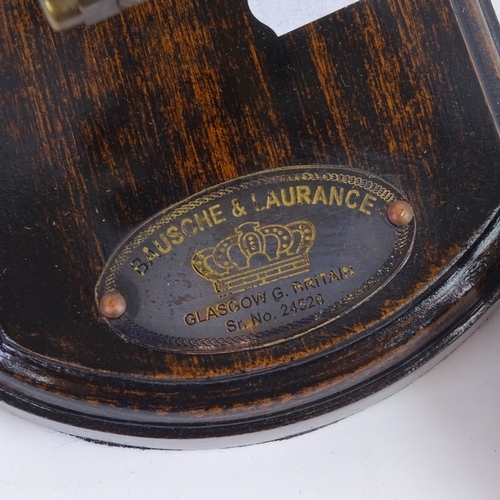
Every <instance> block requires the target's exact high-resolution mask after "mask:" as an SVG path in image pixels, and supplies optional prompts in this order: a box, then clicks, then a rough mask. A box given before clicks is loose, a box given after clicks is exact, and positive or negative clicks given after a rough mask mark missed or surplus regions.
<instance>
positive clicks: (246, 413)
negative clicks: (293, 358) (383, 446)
mask: <svg viewBox="0 0 500 500" xmlns="http://www.w3.org/2000/svg"><path fill="white" fill-rule="evenodd" d="M458 285H460V286H458ZM499 297H500V221H499V218H498V214H497V216H496V217H495V218H494V220H493V222H491V223H490V224H489V226H488V228H487V229H486V231H484V232H483V233H482V238H480V239H479V240H478V241H477V242H476V244H475V245H474V246H473V247H472V248H471V249H469V250H468V251H467V252H466V253H465V255H463V256H462V258H461V259H459V260H458V261H457V262H455V263H454V265H453V266H452V269H450V271H449V272H448V273H446V274H445V275H444V276H443V277H442V278H441V279H440V280H438V282H436V283H435V284H434V286H433V287H432V288H431V289H430V290H429V291H428V293H427V294H426V296H425V297H422V298H421V299H422V300H421V301H420V303H419V304H417V305H415V306H413V307H412V308H410V309H409V310H406V311H405V312H404V313H402V314H401V315H399V316H398V317H395V318H393V320H392V321H391V323H389V324H388V325H385V326H384V327H383V328H382V330H383V331H384V332H385V333H387V332H388V331H391V330H392V331H393V332H395V333H396V335H397V332H400V331H401V329H402V328H403V329H405V331H406V332H407V336H406V338H407V339H409V340H407V341H405V342H404V343H403V344H402V345H397V346H395V347H394V346H391V347H389V348H387V350H386V353H385V355H384V356H383V359H379V360H375V361H374V363H373V365H371V366H369V367H365V370H364V373H361V374H359V373H358V374H353V377H352V378H351V379H350V380H348V381H346V383H345V386H344V388H343V389H341V390H338V387H337V388H336V389H335V390H332V385H335V384H326V385H325V386H324V387H323V388H321V390H317V389H316V388H314V390H312V391H310V393H309V394H308V395H306V396H304V394H299V395H297V397H296V398H294V397H292V398H291V399H292V401H288V402H287V403H286V404H283V402H282V401H276V402H273V403H272V404H268V405H267V407H266V409H265V411H254V409H253V408H252V405H251V404H249V405H248V406H247V407H246V406H245V405H244V404H241V403H242V402H240V407H239V408H238V410H237V411H234V412H233V411H229V410H228V411H227V412H226V413H224V412H222V413H221V412H210V411H207V412H206V413H205V414H202V415H200V414H196V415H189V414H188V412H186V413H156V412H151V411H149V412H148V411H147V410H135V409H131V408H119V407H117V406H116V405H115V404H114V403H113V404H112V405H110V406H106V405H104V404H97V403H96V402H95V401H92V400H85V399H80V400H78V399H75V398H72V397H67V396H66V395H65V394H64V392H63V390H64V388H65V387H69V386H71V385H73V384H80V385H81V384H82V378H83V379H84V378H85V377H87V381H88V382H91V383H92V384H95V385H97V386H98V387H100V391H101V393H102V394H103V397H104V396H105V395H106V389H109V388H110V387H111V388H112V387H113V376H112V375H110V374H105V373H99V374H96V373H92V374H89V372H88V371H86V370H80V369H76V368H67V367H66V368H63V367H55V366H51V365H50V363H49V362H48V361H47V360H42V359H37V357H36V356H33V355H31V354H29V353H26V352H22V350H21V349H19V348H16V347H14V346H12V345H8V344H7V343H5V342H3V343H2V346H1V351H0V364H1V366H2V371H1V372H0V395H1V399H2V400H3V401H5V402H6V403H8V404H9V405H12V406H13V407H15V408H17V409H19V410H22V411H27V412H29V413H32V414H34V415H36V416H38V417H42V418H47V419H51V420H54V421H55V422H57V423H60V424H62V425H63V426H66V425H69V426H72V427H80V428H83V429H85V431H83V430H82V433H81V434H80V435H84V437H87V438H90V437H91V436H92V432H93V431H95V432H97V434H96V437H95V439H96V440H99V436H102V434H100V433H103V432H104V433H106V435H109V436H110V438H109V440H110V441H112V442H118V443H120V444H130V445H134V442H133V441H134V437H140V438H147V439H162V440H172V439H173V440H185V439H207V438H218V437H228V436H241V435H244V434H248V433H255V432H264V431H271V430H272V429H281V428H286V427H288V426H293V425H295V424H297V423H298V422H301V421H308V420H310V419H316V418H317V419H319V420H318V422H323V421H328V422H331V421H335V420H338V419H339V418H342V416H341V415H345V414H346V412H347V414H348V413H352V411H350V410H348V408H349V407H352V405H355V404H356V408H358V409H360V408H361V407H363V406H364V405H367V404H368V403H369V402H370V401H371V400H372V399H373V398H375V399H378V398H377V397H376V396H375V395H376V394H377V393H379V392H380V391H383V390H385V391H384V395H385V396H387V395H389V394H390V393H392V392H394V391H396V390H397V389H398V387H400V385H401V384H403V385H404V384H405V382H404V380H405V378H406V377H407V376H408V375H411V374H414V373H415V372H416V371H417V370H419V369H421V368H426V367H424V365H425V364H426V363H427V362H428V361H430V360H432V359H434V358H435V359H437V360H439V359H440V358H441V357H442V356H441V355H442V354H443V353H448V352H450V351H451V350H452V349H453V348H455V347H456V346H458V343H457V342H456V341H457V340H458V339H459V338H461V337H463V334H464V333H465V332H466V331H467V330H468V329H470V328H471V327H472V326H473V325H474V324H475V323H476V322H477V321H478V319H479V318H480V317H481V316H483V314H484V313H485V312H486V311H487V310H488V309H489V308H490V307H491V306H492V305H493V303H494V302H495V301H496V300H497V299H498V298H499ZM376 333H377V332H376ZM327 358H328V353H325V355H324V356H318V357H315V358H314V359H312V360H309V361H308V363H303V365H309V368H311V369H314V364H315V363H318V362H320V363H322V362H324V361H325V360H326V359H327ZM388 361H389V364H388ZM297 368H298V367H297V366H289V367H288V368H287V369H286V370H290V371H291V374H293V372H294V371H296V370H297ZM302 368H303V367H302ZM249 377H250V378H251V377H252V375H250V376H249ZM253 377H254V378H255V379H256V380H257V379H258V378H261V377H262V374H255V375H253ZM239 380H241V377H236V380H235V382H236V383H238V381H239ZM410 381H411V380H410ZM114 382H115V383H116V384H117V385H120V384H122V383H123V378H120V380H115V381H114ZM136 382H137V381H133V380H130V383H131V385H133V386H134V387H135V388H137V385H136ZM212 382H213V381H196V382H193V383H189V384H188V383H186V384H180V386H178V387H177V388H176V390H189V387H190V386H193V387H194V386H198V387H199V386H204V385H207V384H208V385H209V384H212ZM233 382H234V381H233ZM330 382H333V381H330ZM230 383H231V380H226V381H225V382H223V383H222V384H219V387H220V390H224V385H225V384H230ZM311 383H312V384H314V381H311ZM139 385H143V384H139ZM174 385H175V384H174ZM160 387H162V388H163V390H168V389H169V388H170V389H172V388H173V384H171V383H168V384H161V383H155V384H152V386H150V387H149V389H151V390H159V389H160ZM262 387H264V388H265V387H267V386H266V384H265V383H264V384H263V385H262ZM143 389H145V387H143ZM385 396H382V395H381V397H385ZM138 400H139V401H140V397H139V398H138ZM361 400H364V401H365V402H366V403H362V402H361ZM358 402H361V404H359V405H358V404H357V403H358ZM335 415H340V416H339V417H336V416H335ZM323 416H325V417H324V419H323ZM312 422H313V421H311V425H312ZM54 425H56V424H54ZM304 425H306V427H307V424H304ZM313 427H314V426H313ZM293 429H295V427H290V430H291V431H293ZM75 434H79V433H75ZM113 435H118V436H122V437H117V438H116V439H114V438H113ZM265 435H268V434H265ZM123 436H131V438H130V441H129V442H127V439H128V438H125V437H123ZM276 437H277V438H280V437H285V436H284V435H282V432H281V431H277V434H276ZM244 441H245V440H244V439H243V444H244ZM178 445H179V443H177V445H175V446H173V447H179V446H178ZM145 446H146V445H145ZM147 446H148V447H149V446H150V445H147ZM160 447H167V448H168V447H170V446H168V443H166V444H165V446H160ZM180 447H183V446H180ZM188 447H189V446H188Z"/></svg>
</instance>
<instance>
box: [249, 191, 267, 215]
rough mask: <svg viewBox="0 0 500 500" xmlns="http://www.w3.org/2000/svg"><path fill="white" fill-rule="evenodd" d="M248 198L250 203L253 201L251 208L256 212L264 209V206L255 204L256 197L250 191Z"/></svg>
mask: <svg viewBox="0 0 500 500" xmlns="http://www.w3.org/2000/svg"><path fill="white" fill-rule="evenodd" d="M250 198H251V199H252V203H253V209H254V210H255V211H256V212H262V210H265V209H266V207H259V206H258V205H257V197H256V196H255V194H254V193H252V194H251V195H250Z"/></svg>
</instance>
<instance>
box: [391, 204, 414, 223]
mask: <svg viewBox="0 0 500 500" xmlns="http://www.w3.org/2000/svg"><path fill="white" fill-rule="evenodd" d="M414 215H415V214H414V213H413V207H412V206H411V205H410V204H409V203H408V202H407V201H403V200H398V201H395V202H393V203H391V204H390V205H389V206H388V207H387V217H388V218H389V220H390V221H391V223H392V224H394V225H395V226H398V227H399V226H406V225H407V224H409V223H410V222H411V221H412V220H413V217H414Z"/></svg>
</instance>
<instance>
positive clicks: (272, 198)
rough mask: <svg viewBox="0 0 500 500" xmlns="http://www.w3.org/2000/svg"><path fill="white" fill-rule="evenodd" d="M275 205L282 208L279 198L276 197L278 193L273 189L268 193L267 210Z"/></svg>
mask: <svg viewBox="0 0 500 500" xmlns="http://www.w3.org/2000/svg"><path fill="white" fill-rule="evenodd" d="M273 205H275V206H277V207H281V202H280V200H279V198H278V197H277V196H276V193H275V192H274V191H273V190H272V189H271V191H269V193H267V205H266V208H267V209H269V208H271V207H272V206H273Z"/></svg>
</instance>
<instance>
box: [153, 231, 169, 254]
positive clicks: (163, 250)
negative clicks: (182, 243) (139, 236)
mask: <svg viewBox="0 0 500 500" xmlns="http://www.w3.org/2000/svg"><path fill="white" fill-rule="evenodd" d="M160 239H161V241H163V243H165V246H162V245H161V243H160V242H159V241H158V240H153V244H154V246H155V247H156V248H157V249H158V250H159V251H160V252H161V253H168V252H170V250H172V244H171V243H170V241H168V239H167V237H166V236H165V235H164V234H160Z"/></svg>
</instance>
